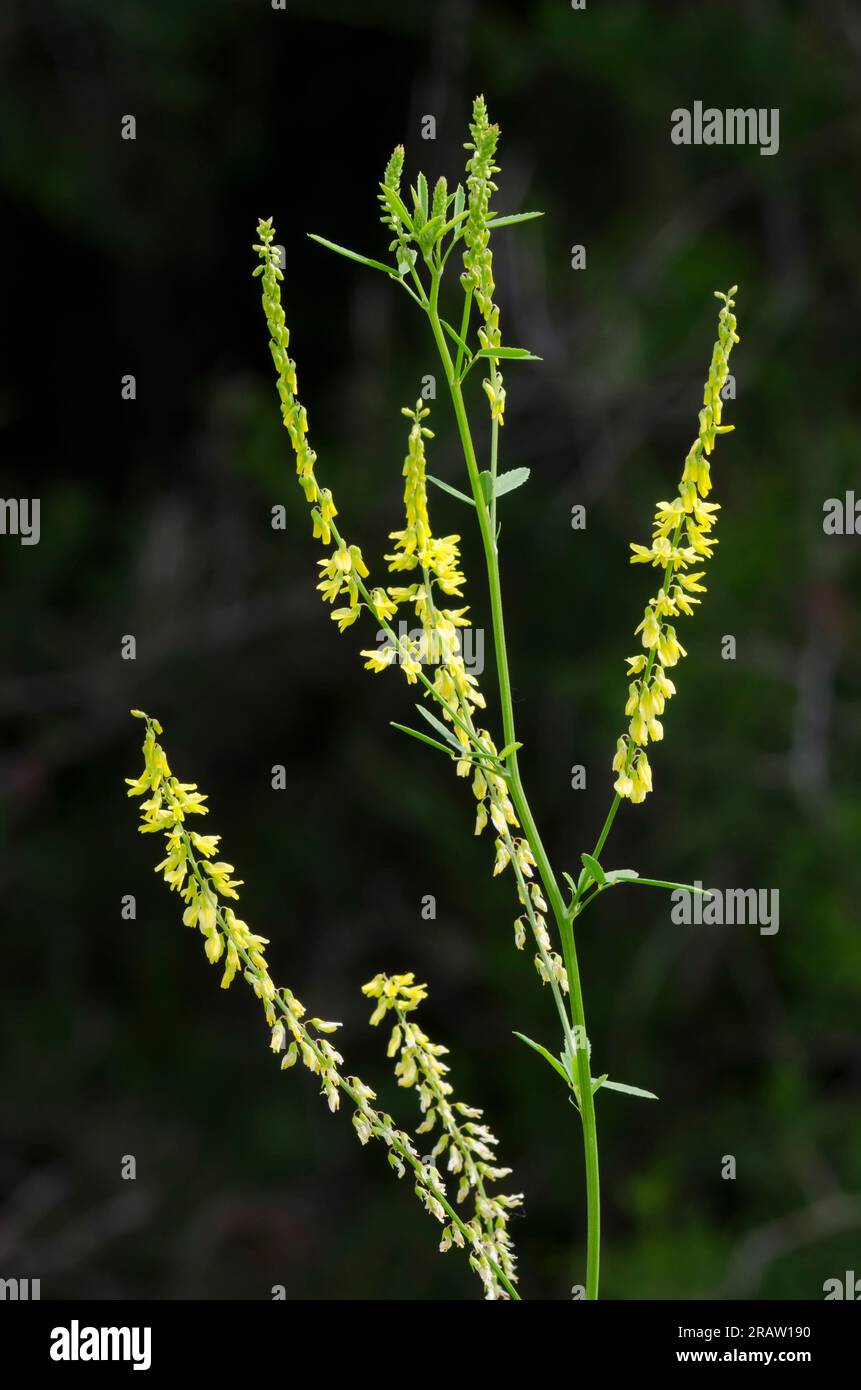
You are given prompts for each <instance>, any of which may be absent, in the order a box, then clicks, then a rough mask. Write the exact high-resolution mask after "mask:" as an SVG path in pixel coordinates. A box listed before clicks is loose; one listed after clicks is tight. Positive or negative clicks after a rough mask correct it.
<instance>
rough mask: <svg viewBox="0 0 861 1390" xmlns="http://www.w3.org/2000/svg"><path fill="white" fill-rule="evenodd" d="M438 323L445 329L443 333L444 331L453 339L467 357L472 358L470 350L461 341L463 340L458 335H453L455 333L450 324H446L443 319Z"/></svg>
mask: <svg viewBox="0 0 861 1390" xmlns="http://www.w3.org/2000/svg"><path fill="white" fill-rule="evenodd" d="M440 323H441V324H442V326H443V328H444V329H445V331H446V333H447V334H448V335H449V337H450V338H453V339H454V341H455V342H456V343H457V345H458V347H460V348H463V350H464V352H465V353H466V355H467V357H471V356H472V353H471V352H470V350H469V348H468V347H467V345H466V343H465V342H464V341H463V338H462V337H461V336H460V334H459V333H455V331H454V329H453V328H452V326H451V324H450V323H446V321H445V319H440Z"/></svg>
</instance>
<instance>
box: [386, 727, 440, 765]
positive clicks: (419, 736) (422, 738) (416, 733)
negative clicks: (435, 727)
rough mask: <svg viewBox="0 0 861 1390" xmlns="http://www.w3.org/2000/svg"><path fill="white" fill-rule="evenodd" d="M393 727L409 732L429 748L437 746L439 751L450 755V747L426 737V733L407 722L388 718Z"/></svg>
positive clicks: (405, 732)
mask: <svg viewBox="0 0 861 1390" xmlns="http://www.w3.org/2000/svg"><path fill="white" fill-rule="evenodd" d="M389 723H390V724H391V726H392V728H393V729H400V731H401V733H402V734H409V735H410V736H411V737H412V738H417V739H418V740H419V741H420V742H421V743H427V744H429V745H430V747H431V748H438V749H439V750H440V752H441V753H445V755H446V757H447V758H450V757H451V749H450V748H446V746H445V744H444V743H439V742H438V741H437V739H435V738H428V736H427V734H421V733H419V731H418V729H411V728H410V727H409V725H408V724H396V723H395V721H394V720H393V719H390V720H389Z"/></svg>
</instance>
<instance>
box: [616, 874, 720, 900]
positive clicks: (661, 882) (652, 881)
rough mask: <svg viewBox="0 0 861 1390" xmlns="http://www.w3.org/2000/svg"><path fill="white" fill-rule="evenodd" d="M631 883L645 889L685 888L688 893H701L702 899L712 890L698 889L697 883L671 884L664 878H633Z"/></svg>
mask: <svg viewBox="0 0 861 1390" xmlns="http://www.w3.org/2000/svg"><path fill="white" fill-rule="evenodd" d="M630 882H631V883H641V884H642V885H643V887H644V888H683V889H684V890H685V891H686V892H688V893H699V894H700V895H701V897H704V898H707V897H708V896H709V894H710V893H711V891H712V890H711V889H710V888H698V887H697V886H696V884H695V883H670V882H669V881H668V880H667V879H664V878H640V877H639V876H638V877H637V878H632V879H631V880H630Z"/></svg>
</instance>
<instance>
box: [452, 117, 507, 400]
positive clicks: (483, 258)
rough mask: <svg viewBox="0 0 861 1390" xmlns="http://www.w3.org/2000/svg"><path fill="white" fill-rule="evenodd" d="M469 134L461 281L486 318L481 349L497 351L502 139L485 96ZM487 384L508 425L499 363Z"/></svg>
mask: <svg viewBox="0 0 861 1390" xmlns="http://www.w3.org/2000/svg"><path fill="white" fill-rule="evenodd" d="M469 132H470V135H471V136H472V140H471V141H469V142H468V143H467V144H466V146H465V148H466V149H468V150H471V151H472V153H471V155H470V158H469V160H468V161H467V166H466V172H467V181H466V186H467V191H468V195H469V211H468V214H467V219H466V223H465V225H464V229H463V239H464V243H465V250H464V253H463V265H464V270H463V275H462V276H461V280H460V282H461V284H462V285H463V287H464V289H467V290H468V289H471V290H472V292H473V294H474V295H475V302H476V304H477V305H478V308H479V312H480V313H481V316H482V318H483V319H484V327H483V328H480V329H479V330H478V338H479V342H480V343H481V346H482V347H483V348H495V347H499V346H500V344H501V342H502V339H501V336H500V331H499V306H498V305H497V304H494V302H493V291H494V288H495V284H494V279H493V253H492V252H491V249H490V230H489V228H488V221H489V218H490V197H491V194H492V193H495V192H496V184H495V183H494V182H493V175H494V174H496V173H498V172H499V166H498V165H497V164H494V162H493V159H494V155H495V154H496V145H497V141H498V140H499V126H498V125H491V124H490V121H489V120H488V118H487V106H486V105H485V101H484V97H481V96H479V97H476V99H475V101H474V102H473V107H472V122H471V124H470V127H469ZM483 385H484V390H485V394H486V395H487V398H488V400H489V401H490V415H491V419H492V420H495V421H497V422H498V423H499V424H500V425H501V424H503V423H504V415H505V387H504V386H503V384H502V374H501V373H500V371H499V367H498V364H497V363H496V362H495V361H494V366H493V372H492V376H491V380H485V381H484V383H483Z"/></svg>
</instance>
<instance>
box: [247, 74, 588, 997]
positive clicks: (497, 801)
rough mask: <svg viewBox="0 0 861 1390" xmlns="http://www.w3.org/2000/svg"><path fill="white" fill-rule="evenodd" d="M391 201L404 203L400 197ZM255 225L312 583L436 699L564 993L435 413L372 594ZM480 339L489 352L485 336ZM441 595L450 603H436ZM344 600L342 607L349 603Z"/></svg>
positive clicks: (540, 960) (423, 432)
mask: <svg viewBox="0 0 861 1390" xmlns="http://www.w3.org/2000/svg"><path fill="white" fill-rule="evenodd" d="M470 129H471V132H472V136H473V145H472V146H470V148H472V149H473V157H472V159H471V160H470V162H469V175H470V177H469V199H470V202H469V215H468V220H467V227H468V231H467V232H465V239H466V241H467V246H468V251H467V258H466V259H467V266H468V272H469V275H470V277H472V278H471V279H470V284H472V285H473V288H474V290H475V295H476V300H477V302H478V303H479V307H480V308H481V311H482V313H483V314H484V315H485V317H486V324H487V327H486V330H485V329H482V330H480V332H481V333H485V332H486V333H487V334H490V335H491V336H492V337H493V341H494V342H495V343H496V344H498V342H499V336H498V311H497V310H496V308H495V306H494V305H493V303H492V298H491V296H492V293H493V275H492V259H491V255H490V250H489V247H488V244H487V243H488V233H487V225H486V224H487V217H488V205H489V199H490V192H491V190H492V188H493V184H492V183H491V181H490V176H491V174H492V173H494V172H495V166H494V165H493V154H494V150H495V148H496V140H497V137H498V133H499V132H498V128H497V127H496V126H491V125H489V123H488V120H487V111H486V108H485V106H484V102H483V100H482V99H481V98H479V99H478V100H477V101H476V103H475V107H474V112H473V124H472V126H471V127H470ZM402 167H403V151H402V150H400V147H399V149H397V150H395V153H394V155H393V156H392V158H391V160H390V161H389V165H388V167H387V169H386V174H385V178H384V180H383V184H382V185H381V188H382V194H381V201H382V203H383V207H384V210H385V209H386V208H388V209H389V211H390V213H391V217H392V220H391V222H389V223H388V225H390V226H391V227H392V228H393V229H395V228H396V225H397V226H400V225H401V222H400V221H399V220H398V217H397V216H396V215H395V213H394V212H392V211H391V210H392V207H393V200H396V199H397V198H398V196H399V195H398V188H399V184H400V176H401V170H402ZM435 197H436V194H435ZM394 206H395V207H396V206H397V203H396V202H395V203H394ZM384 220H386V217H384ZM257 230H258V235H259V238H260V241H259V243H258V244H257V245H256V246H255V250H256V251H257V253H258V255H259V256H260V257H261V260H262V265H261V266H259V267H258V269H257V272H255V273H258V274H259V273H261V272H262V276H263V279H262V298H263V306H264V310H265V313H266V321H267V324H268V327H269V333H270V349H271V352H272V357H273V361H274V362H275V366H276V369H277V371H278V393H279V396H280V398H281V408H282V415H283V417H284V423H285V425H286V427H287V430H288V433H289V435H290V439H291V442H292V444H293V448H294V451H295V453H296V458H297V468H298V472H299V478H300V481H301V482H302V485H303V488H304V489H305V494H306V497H307V498H308V501H309V502H311V503H312V504H313V510H312V518H313V523H314V536H315V537H316V538H319V539H320V540H321V541H322V543H323V544H324V545H327V546H328V545H332V550H331V552H330V554H329V555H328V556H327V557H326V558H325V559H323V560H320V561H318V564H319V567H320V572H321V573H320V582H319V584H318V586H317V587H318V589H319V590H320V592H321V594H322V596H323V598H324V600H325V601H326V602H328V603H331V604H332V605H335V604H336V602H337V600H339V599H340V600H341V603H340V605H339V606H337V607H333V611H332V617H333V619H334V620H335V621H336V622H337V624H338V627H339V629H340V630H341V631H342V632H343V631H344V630H345V629H346V628H348V627H350V626H352V624H353V623H354V622H355V621H356V620H357V619H358V618H359V616H360V615H361V613H362V610H363V609H367V610H368V612H369V613H370V614H371V616H372V617H373V618H374V620H375V621H376V623H377V625H378V626H379V627H382V629H383V630H384V631H385V632H386V635H387V638H388V640H387V642H386V644H384V645H381V646H379V647H377V648H374V649H365V650H363V651H362V653H361V655H362V656H363V657H364V658H365V666H366V668H367V669H368V670H371V671H374V672H381V671H384V670H386V669H387V668H388V667H389V666H392V665H394V664H395V663H397V664H399V665H400V667H401V670H402V671H403V673H404V675H405V677H406V679H407V681H408V682H409V683H410V684H417V683H418V682H419V681H420V680H421V681H422V683H423V684H424V685H425V687H426V690H425V693H426V694H427V695H429V696H435V697H436V700H437V702H438V703H439V706H440V708H441V712H442V718H443V720H444V721H445V724H446V725H447V726H448V727H449V728H450V739H449V745H450V747H451V749H452V757H453V758H454V760H455V761H456V763H457V773H458V776H460V777H469V776H470V775H472V777H473V781H472V789H473V794H474V796H475V799H476V802H477V803H478V804H477V813H476V821H475V833H476V834H477V835H480V834H481V833H482V831H483V830H484V828H485V826H486V825H487V824H488V822H490V824H491V825H492V826H493V829H494V831H495V834H496V856H495V860H494V868H493V872H494V874H501V873H502V872H503V871H504V870H505V868H506V867H507V866H508V865H509V864H510V863H511V862H512V861H514V863H515V870H516V873H517V875H518V895H519V897H520V901H521V905H523V906H528V907H529V908H530V909H531V910H533V911H534V912H535V915H536V920H535V922H534V923H533V924H532V926H533V933H534V935H535V938H536V942H537V945H538V952H539V953H538V956H537V957H536V967H537V969H538V972H539V974H540V976H541V978H542V980H544V981H545V982H546V981H548V980H550V979H553V980H554V981H555V982H556V983H557V984H559V985H560V986H561V987H562V988H563V989H567V978H566V976H565V971H564V967H563V965H562V962H561V959H560V958H559V956H558V955H557V954H556V953H554V952H552V951H550V947H549V941H548V940H547V931H546V926H545V924H544V918H543V916H541V912H542V911H546V904H544V906H543V908H536V902H535V895H538V897H539V898H541V889H540V886H539V885H538V884H536V883H531V884H528V885H527V883H526V878H527V877H530V876H531V872H532V865H533V864H534V860H533V859H532V853H531V850H530V848H529V844H528V842H527V841H526V839H524V838H522V837H514V836H513V835H512V831H515V830H517V829H519V821H518V819H517V816H516V814H515V810H514V806H513V803H512V801H511V798H510V796H509V792H508V784H507V781H506V778H505V775H504V768H503V766H502V760H501V758H500V755H499V752H498V750H497V747H496V744H495V742H494V740H493V739H492V737H491V735H490V733H489V732H488V730H487V729H483V728H476V726H475V723H474V715H475V712H476V710H480V709H484V708H485V699H484V696H483V694H482V692H481V690H480V689H479V686H478V681H477V679H476V677H475V676H473V675H472V674H471V673H470V672H469V671H468V670H467V668H466V663H465V661H464V658H463V653H462V650H461V643H460V638H459V635H458V629H459V628H461V627H464V626H466V623H467V617H466V615H467V613H468V612H469V610H468V608H467V607H457V608H452V607H448V606H445V604H444V600H445V599H447V598H455V599H459V598H460V597H461V594H462V587H463V585H464V583H465V580H464V576H463V574H462V572H461V570H460V552H459V549H458V542H459V540H460V537H459V536H457V535H450V536H435V535H434V533H433V530H432V527H431V521H430V515H429V509H428V493H427V471H426V468H427V458H426V441H427V440H429V439H432V438H433V433H432V431H431V430H430V429H429V428H428V426H427V424H426V423H425V421H426V420H427V417H428V415H429V409H428V407H427V406H426V405H425V404H424V403H423V402H422V401H421V400H419V401H417V402H416V404H415V406H414V407H413V408H412V409H407V408H405V409H404V410H403V412H402V413H403V414H404V415H405V416H407V418H408V419H409V420H410V422H411V423H410V431H409V437H408V442H407V454H406V458H405V459H404V465H403V477H404V512H405V518H404V521H405V524H404V526H403V528H402V529H401V530H399V531H392V532H391V533H390V536H389V539H390V540H392V541H393V542H394V545H393V549H392V551H391V553H390V554H388V555H386V556H385V559H386V562H387V564H388V568H389V571H390V573H391V574H392V575H396V576H398V577H403V578H407V577H410V578H412V582H411V583H398V584H389V585H388V586H387V587H381V586H380V587H376V588H373V589H372V590H370V591H369V590H368V588H367V586H366V585H365V583H364V581H365V579H367V578H368V568H367V566H366V565H365V562H364V559H363V557H362V553H361V551H360V549H359V547H358V546H355V545H348V544H347V542H346V541H345V540H343V538H342V537H341V536H340V535H339V534H338V531H337V528H336V525H335V521H334V518H335V517H336V516H337V508H336V506H335V503H334V501H333V499H332V494H331V492H329V490H328V489H326V488H322V487H320V485H319V483H318V481H317V477H316V473H315V463H316V455H315V453H314V451H313V450H312V449H311V447H310V445H309V443H308V439H307V433H308V420H307V414H306V412H305V408H304V406H302V405H300V404H299V402H298V400H297V398H296V367H295V363H294V362H293V361H292V360H291V359H290V358H289V356H288V355H287V346H288V342H289V334H288V331H287V328H286V326H285V322H284V311H283V308H282V306H281V291H280V287H279V286H280V282H281V280H282V279H283V275H282V273H281V271H280V269H279V267H278V263H277V262H278V253H277V251H276V250H275V247H274V244H273V243H274V236H275V232H274V229H273V227H272V223H271V219H270V220H269V221H265V222H264V221H261V222H260V223H259V224H258V229H257ZM494 335H495V336H494ZM482 341H483V343H484V345H485V346H487V345H488V343H489V341H490V339H488V340H487V342H485V340H484V339H482ZM496 380H499V379H498V378H496ZM500 390H501V386H500ZM503 396H504V393H503ZM333 542H334V544H333ZM440 596H442V598H443V602H440ZM344 599H346V602H343V600H344ZM402 605H408V606H411V607H412V609H413V612H414V614H415V617H416V619H417V620H418V624H419V628H420V633H419V636H418V638H415V637H410V636H398V635H396V633H395V631H394V630H393V628H392V627H391V620H392V619H393V618H394V617H395V616H396V614H397V612H398V610H399V609H400V608H401V606H402ZM428 663H434V673H433V678H432V680H431V681H429V680H427V679H426V678H425V676H424V674H423V670H422V668H423V666H424V665H426V664H428ZM541 901H542V902H543V899H541Z"/></svg>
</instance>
